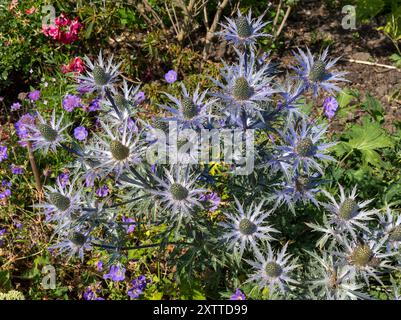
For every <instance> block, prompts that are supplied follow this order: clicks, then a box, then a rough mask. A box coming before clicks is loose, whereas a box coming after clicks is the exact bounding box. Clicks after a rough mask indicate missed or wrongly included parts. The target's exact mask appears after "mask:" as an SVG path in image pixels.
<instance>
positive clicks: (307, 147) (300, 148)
mask: <svg viewBox="0 0 401 320" xmlns="http://www.w3.org/2000/svg"><path fill="white" fill-rule="evenodd" d="M314 151H315V145H314V144H313V142H312V139H310V138H305V139H302V140H301V141H299V142H298V144H297V145H296V147H295V152H296V153H298V154H299V155H300V156H302V157H307V156H310V155H312V154H313V153H314Z"/></svg>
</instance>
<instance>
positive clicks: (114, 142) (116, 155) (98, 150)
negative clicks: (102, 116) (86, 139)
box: [90, 121, 142, 177]
mask: <svg viewBox="0 0 401 320" xmlns="http://www.w3.org/2000/svg"><path fill="white" fill-rule="evenodd" d="M101 125H102V127H103V129H104V131H105V132H106V133H107V137H106V138H103V137H100V136H98V137H97V144H96V145H94V146H91V147H90V151H91V157H92V158H93V159H94V160H96V163H97V164H96V165H95V168H96V169H100V170H101V171H102V172H103V175H107V174H109V173H111V172H113V173H114V174H115V175H116V176H117V177H118V176H120V175H121V174H122V173H123V172H124V171H125V170H127V169H128V168H129V167H130V166H133V165H137V164H139V163H140V162H141V154H142V150H141V146H140V143H139V137H140V136H139V135H136V134H135V133H134V132H133V131H131V130H129V129H128V121H125V122H124V124H123V128H122V132H120V130H114V131H115V132H114V133H113V130H112V129H111V128H110V127H109V126H107V125H106V124H105V123H104V122H101Z"/></svg>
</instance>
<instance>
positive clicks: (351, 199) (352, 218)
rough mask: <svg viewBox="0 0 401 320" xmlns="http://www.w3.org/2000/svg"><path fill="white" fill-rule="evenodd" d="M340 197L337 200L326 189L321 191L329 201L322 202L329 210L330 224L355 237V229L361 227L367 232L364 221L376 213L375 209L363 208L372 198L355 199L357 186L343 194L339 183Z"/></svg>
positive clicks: (370, 218)
mask: <svg viewBox="0 0 401 320" xmlns="http://www.w3.org/2000/svg"><path fill="white" fill-rule="evenodd" d="M338 186H339V189H340V199H339V202H337V201H336V199H335V198H334V197H333V196H332V195H331V194H330V193H328V192H327V191H325V190H323V193H324V194H325V195H326V196H327V197H328V198H329V199H330V201H331V203H327V204H323V206H324V207H325V208H326V210H327V211H328V212H329V215H328V223H329V224H330V225H332V226H333V227H334V228H335V229H336V230H337V232H339V233H343V232H346V233H349V234H351V235H352V236H353V237H356V235H357V230H358V228H359V229H362V230H363V231H365V232H369V228H368V227H367V225H366V223H367V222H368V221H370V220H372V219H373V217H372V216H373V215H375V214H377V210H376V209H371V210H365V209H364V208H365V207H366V206H367V205H368V204H369V203H371V202H372V201H373V199H370V200H365V201H362V202H359V201H357V200H356V197H357V193H356V191H357V187H356V186H354V188H353V189H352V191H351V193H350V194H348V195H347V196H346V195H345V192H344V188H343V187H342V186H341V185H340V184H339V185H338Z"/></svg>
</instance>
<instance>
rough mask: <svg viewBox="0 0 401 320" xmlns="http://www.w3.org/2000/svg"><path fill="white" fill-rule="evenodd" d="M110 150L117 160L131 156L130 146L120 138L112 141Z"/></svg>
mask: <svg viewBox="0 0 401 320" xmlns="http://www.w3.org/2000/svg"><path fill="white" fill-rule="evenodd" d="M110 152H111V154H112V155H113V157H114V159H116V160H120V161H121V160H124V159H127V158H128V156H129V148H128V147H127V146H125V145H123V144H122V143H121V142H120V141H118V140H113V141H112V142H110Z"/></svg>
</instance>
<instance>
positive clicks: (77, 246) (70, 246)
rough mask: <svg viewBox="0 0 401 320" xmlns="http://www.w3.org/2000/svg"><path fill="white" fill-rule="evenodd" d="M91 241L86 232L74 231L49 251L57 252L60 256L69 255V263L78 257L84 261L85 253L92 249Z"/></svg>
mask: <svg viewBox="0 0 401 320" xmlns="http://www.w3.org/2000/svg"><path fill="white" fill-rule="evenodd" d="M90 241H91V238H90V236H89V235H88V234H86V233H85V232H80V231H76V230H73V231H72V232H71V233H70V234H69V235H68V236H67V237H66V238H65V239H64V240H62V241H61V242H59V243H57V244H55V245H52V246H50V247H49V249H50V250H57V251H58V253H59V254H60V255H62V254H67V261H68V260H70V259H71V258H72V257H74V256H76V255H77V256H78V257H79V258H80V260H81V261H83V260H84V254H85V251H88V250H91V249H92V246H91V245H90Z"/></svg>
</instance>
